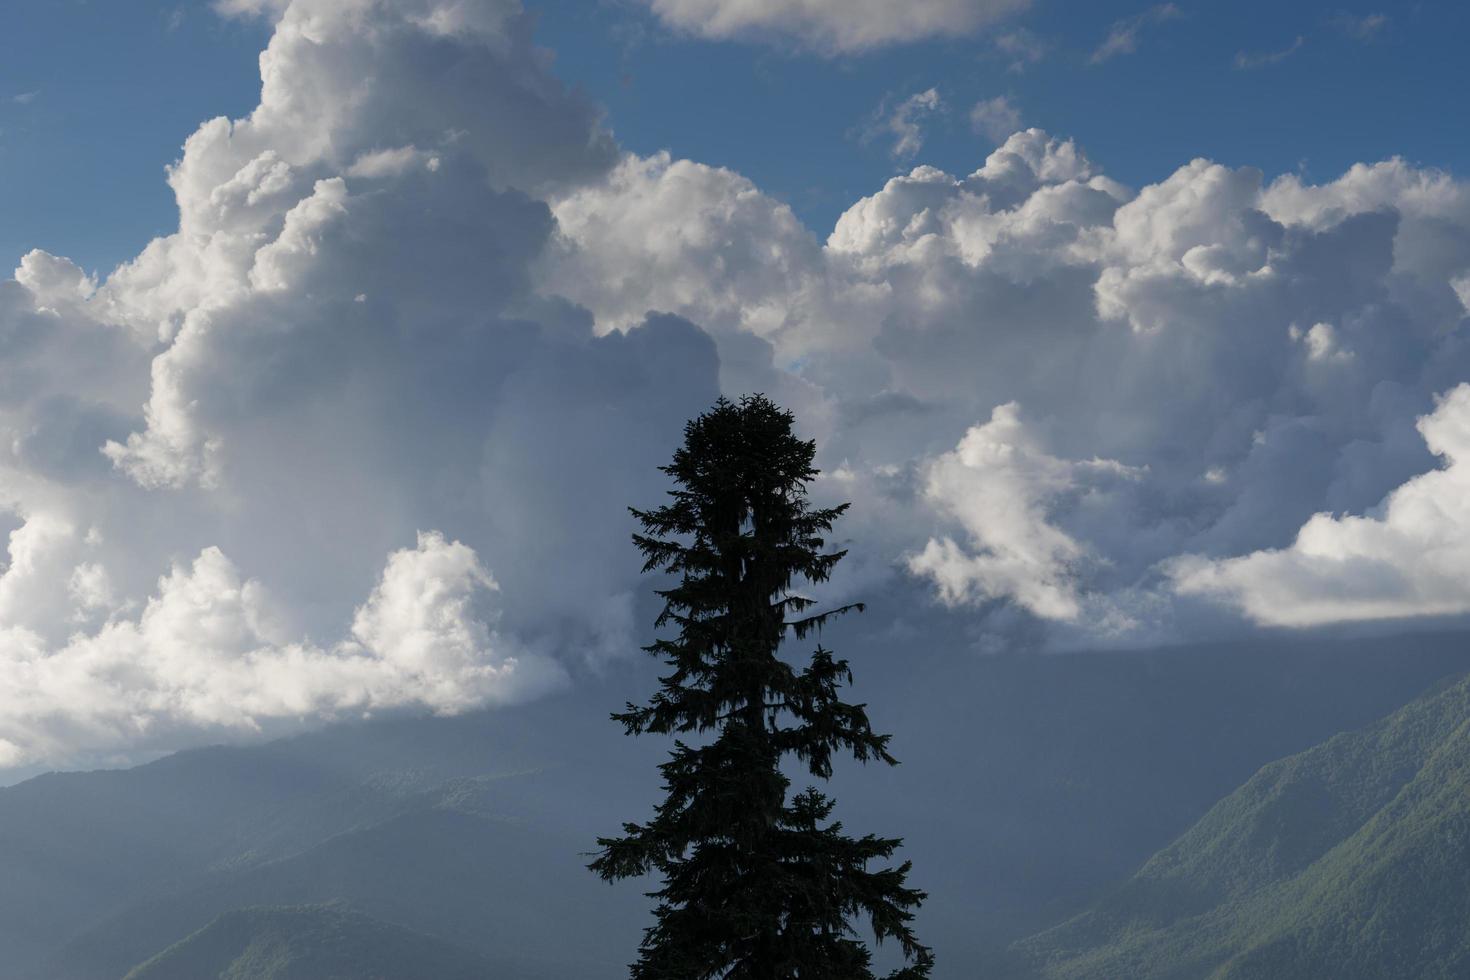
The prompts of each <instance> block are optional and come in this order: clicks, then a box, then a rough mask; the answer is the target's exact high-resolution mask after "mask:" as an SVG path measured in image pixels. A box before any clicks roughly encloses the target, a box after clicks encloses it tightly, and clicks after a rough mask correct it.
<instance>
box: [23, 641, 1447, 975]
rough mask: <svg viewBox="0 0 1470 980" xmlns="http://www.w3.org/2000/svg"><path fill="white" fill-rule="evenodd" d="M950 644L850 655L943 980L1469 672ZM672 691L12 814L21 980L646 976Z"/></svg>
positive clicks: (94, 794)
mask: <svg viewBox="0 0 1470 980" xmlns="http://www.w3.org/2000/svg"><path fill="white" fill-rule="evenodd" d="M946 636H948V637H950V638H949V639H946ZM952 636H953V633H952V632H951V633H948V634H946V632H945V629H940V630H939V631H938V633H935V634H930V633H920V632H913V633H905V634H903V635H890V634H879V635H872V636H869V635H866V634H863V633H862V632H861V631H860V630H854V631H850V632H848V633H846V634H845V635H844V634H840V633H839V632H838V631H837V630H833V631H831V633H830V634H829V636H828V637H826V638H825V639H826V641H827V642H828V643H829V644H830V645H832V646H833V647H834V648H835V649H837V650H838V651H839V652H842V653H844V654H846V655H848V656H849V657H850V658H851V659H852V661H853V664H854V668H855V670H856V671H857V675H858V685H857V689H856V691H855V692H854V694H855V697H856V699H857V700H863V701H868V702H870V703H871V707H870V711H871V713H872V716H873V718H874V723H875V726H877V727H878V728H880V729H882V730H886V731H892V732H894V733H895V739H894V741H893V743H892V748H893V750H894V751H895V752H896V753H897V754H898V755H899V757H900V758H901V759H902V760H903V765H901V766H899V767H897V768H893V769H890V768H887V767H868V768H863V767H857V766H850V767H847V768H844V769H841V770H839V772H838V776H837V778H836V780H834V786H833V791H834V793H835V795H836V797H837V799H838V800H839V816H840V817H841V818H842V819H843V820H844V822H845V823H846V824H847V826H849V827H851V828H853V829H854V830H855V831H858V832H863V833H865V832H868V831H872V832H874V833H880V834H895V835H901V836H904V837H905V838H906V842H905V845H904V849H903V853H904V856H905V857H906V858H912V859H913V861H914V877H913V881H914V883H915V885H916V886H917V887H921V888H924V889H925V890H927V891H928V892H929V893H930V899H929V901H928V903H926V905H925V907H924V908H923V910H922V911H921V913H920V920H919V924H920V925H921V927H922V930H923V931H922V936H923V938H924V939H925V941H926V942H929V943H932V944H933V945H934V946H935V947H936V949H937V950H938V952H939V954H940V965H939V969H938V970H937V972H936V976H937V977H939V978H941V980H944V978H959V977H970V976H974V975H976V974H977V973H981V974H982V975H988V973H989V972H990V971H993V970H994V969H995V964H996V962H997V956H998V955H999V952H998V951H1000V950H1004V949H1005V948H1006V947H1008V946H1009V945H1010V944H1011V943H1012V942H1013V941H1014V940H1016V939H1018V938H1020V937H1023V936H1026V935H1028V934H1031V933H1034V932H1035V931H1036V930H1038V929H1040V928H1043V927H1044V926H1046V925H1049V924H1051V923H1055V922H1058V921H1062V920H1063V919H1066V918H1068V917H1070V916H1073V915H1075V914H1077V913H1079V912H1081V911H1083V910H1084V909H1086V908H1087V907H1088V906H1089V905H1090V904H1091V903H1093V902H1095V901H1097V900H1098V899H1099V898H1100V897H1101V896H1103V895H1105V894H1106V892H1107V890H1108V888H1109V887H1111V886H1112V884H1113V883H1115V882H1117V881H1119V880H1121V879H1123V878H1125V877H1126V876H1127V875H1128V874H1130V873H1131V872H1132V871H1134V870H1135V869H1137V868H1138V866H1139V865H1140V864H1141V863H1142V862H1143V861H1144V860H1145V859H1147V858H1148V856H1149V855H1150V854H1152V853H1154V852H1155V851H1157V850H1159V848H1161V847H1164V846H1165V845H1167V844H1168V843H1169V841H1171V840H1173V839H1174V838H1176V837H1178V836H1179V835H1180V834H1181V833H1183V832H1184V831H1185V830H1187V829H1188V828H1189V827H1190V825H1191V824H1193V823H1194V822H1195V821H1197V820H1199V819H1200V817H1201V816H1202V815H1203V814H1205V813H1206V811H1207V810H1209V808H1210V806H1211V805H1212V804H1214V803H1215V802H1216V801H1218V800H1219V799H1220V798H1221V797H1222V796H1223V795H1225V794H1226V793H1228V792H1230V791H1231V790H1232V789H1233V788H1235V787H1237V786H1239V785H1240V784H1241V783H1242V782H1243V781H1245V780H1246V779H1247V778H1249V777H1250V775H1251V773H1253V772H1255V771H1256V770H1257V769H1259V768H1260V767H1261V766H1262V765H1264V764H1265V763H1267V762H1269V761H1270V760H1272V759H1277V758H1281V757H1283V756H1285V755H1289V754H1291V753H1294V752H1298V751H1301V750H1302V749H1305V748H1307V747H1309V746H1311V745H1313V744H1315V743H1317V742H1320V741H1322V740H1323V739H1324V738H1327V737H1329V736H1331V735H1333V734H1335V733H1337V732H1340V731H1344V730H1349V729H1355V728H1359V727H1361V726H1363V725H1365V724H1368V723H1370V722H1372V721H1373V720H1374V719H1375V718H1380V717H1382V716H1383V715H1385V714H1387V713H1388V712H1391V711H1393V710H1394V709H1396V708H1398V707H1400V706H1402V705H1403V704H1405V703H1406V702H1408V701H1410V700H1412V699H1413V698H1414V697H1416V696H1417V695H1418V694H1420V693H1421V692H1422V691H1423V690H1424V689H1425V688H1426V687H1429V686H1430V685H1432V684H1435V683H1437V682H1438V681H1440V680H1441V679H1442V678H1444V677H1446V676H1448V675H1451V674H1456V673H1458V672H1460V671H1463V670H1465V669H1467V668H1470V655H1467V654H1470V645H1467V644H1466V642H1465V640H1466V637H1465V636H1464V635H1463V634H1460V635H1456V634H1446V635H1441V636H1434V635H1424V634H1420V635H1414V636H1406V637H1399V638H1390V639H1375V640H1371V641H1370V640H1343V639H1339V640H1333V641H1321V642H1314V643H1303V642H1301V641H1298V640H1290V639H1288V640H1282V641H1280V642H1273V643H1255V644H1252V645H1250V646H1242V645H1221V646H1218V647H1212V648H1195V649H1190V650H1160V651H1144V652H1113V653H1108V652H1089V653H1085V654H1064V655H1029V654H1028V655H1019V654H1018V655H1010V656H977V655H975V654H973V653H970V652H968V651H966V650H964V649H956V648H955V647H954V645H953V640H952ZM657 670H658V665H657V664H655V663H652V662H651V661H649V662H643V661H628V662H622V663H619V664H614V665H612V666H608V667H605V668H604V669H603V673H602V674H601V675H599V676H598V677H597V678H596V679H595V681H594V680H593V679H592V678H588V679H587V680H586V681H584V682H583V683H582V684H580V685H579V686H578V687H576V688H574V689H573V690H571V691H569V692H567V693H564V694H562V695H560V696H557V697H552V698H547V699H544V700H542V701H539V702H536V703H534V704H527V705H521V706H517V707H508V708H500V709H495V710H492V711H483V712H475V713H471V714H466V715H462V716H458V717H452V718H440V717H410V716H397V717H385V718H379V719H374V720H368V721H357V722H352V723H345V724H339V725H336V726H333V727H331V728H328V729H325V730H322V731H318V732H314V733H311V734H308V735H302V736H297V737H294V738H288V739H282V740H278V741H273V742H269V743H264V744H256V745H246V746H236V747H214V748H205V749H198V750H191V751H188V752H181V753H178V754H176V755H173V756H169V757H167V758H163V759H160V760H157V761H155V762H152V763H149V764H147V765H142V766H137V767H135V768H132V769H126V770H112V771H99V772H72V773H53V774H49V775H43V776H39V777H36V778H32V779H29V780H27V781H25V782H23V783H19V784H16V785H13V786H8V787H4V788H0V867H4V868H5V872H6V873H5V874H4V875H0V963H3V964H4V965H5V966H4V970H3V971H0V972H3V973H4V975H5V976H6V978H7V980H12V978H13V980H117V978H118V977H120V976H122V975H124V974H125V973H126V972H127V971H128V970H130V969H132V968H133V967H135V966H137V965H138V964H139V963H142V962H144V961H146V960H148V959H149V958H150V957H152V956H154V955H156V954H159V953H160V952H161V951H163V950H165V949H167V948H169V947H170V946H172V945H173V944H175V943H178V942H180V941H181V940H183V939H185V938H186V937H188V936H190V935H191V934H193V933H196V932H197V931H198V930H200V929H204V928H206V927H208V926H209V925H210V923H211V922H213V921H214V920H215V919H216V918H218V917H219V916H221V915H226V914H228V913H231V912H233V911H235V910H238V909H247V908H258V907H265V906H314V905H323V904H327V903H332V902H341V903H344V904H345V906H347V907H350V908H352V909H354V910H356V911H358V912H360V913H362V914H365V915H369V916H372V917H373V918H374V919H377V920H380V921H383V922H387V923H391V924H393V925H396V926H399V927H402V928H405V929H409V930H413V931H415V932H417V933H420V934H423V935H425V936H429V937H432V938H434V939H437V940H440V941H443V942H447V943H450V944H452V945H455V946H458V947H461V948H464V949H467V950H469V951H471V952H474V953H476V954H478V955H481V956H484V957H487V958H489V959H490V960H492V961H493V962H495V963H496V964H497V965H500V966H503V967H505V968H507V969H512V970H515V971H519V972H517V973H515V974H512V975H522V974H524V975H527V976H531V975H542V976H554V977H558V978H567V980H580V978H586V980H612V978H614V977H617V976H622V975H624V974H625V966H624V965H625V964H626V963H627V962H628V961H629V960H630V959H631V958H632V955H633V950H634V949H635V947H636V945H637V943H638V939H639V936H640V934H641V929H642V928H643V927H644V926H645V925H647V923H648V915H647V901H646V899H645V898H644V896H643V895H642V892H643V891H645V890H646V886H645V883H640V882H629V883H623V884H620V885H617V886H609V885H606V884H604V883H602V882H600V881H598V880H597V879H596V878H595V877H594V876H593V875H591V874H590V873H588V872H587V871H586V869H585V867H584V863H585V861H586V860H587V856H586V853H585V852H587V851H589V850H591V849H592V848H593V847H594V846H595V840H596V838H597V836H598V835H599V834H606V833H608V832H610V831H613V830H616V828H617V827H618V825H619V824H620V823H621V822H622V821H623V820H628V819H639V818H641V817H643V816H644V815H646V814H647V812H648V809H649V807H650V806H651V804H652V802H653V801H654V800H655V799H656V798H657V795H658V793H657V785H658V772H657V770H656V768H655V766H656V763H657V762H659V761H661V759H662V758H663V757H664V753H665V752H666V751H667V748H668V746H667V744H666V743H665V742H663V741H661V740H659V739H656V738H641V739H628V738H625V737H623V736H622V735H621V734H620V733H619V732H618V729H617V726H616V725H614V724H613V723H612V722H610V721H609V720H608V717H607V713H608V711H610V710H614V709H616V708H618V707H620V706H621V705H622V703H623V702H624V701H626V700H630V699H636V698H640V697H642V696H643V695H645V694H646V693H647V692H648V691H649V690H652V688H653V677H654V676H655V675H656V672H657ZM569 935H572V936H573V937H574V940H573V941H569V940H568V936H569ZM880 959H881V954H880Z"/></svg>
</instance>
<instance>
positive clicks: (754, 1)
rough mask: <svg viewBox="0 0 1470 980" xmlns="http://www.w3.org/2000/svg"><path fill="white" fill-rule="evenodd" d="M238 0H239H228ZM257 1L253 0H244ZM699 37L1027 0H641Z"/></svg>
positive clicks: (784, 36) (860, 40)
mask: <svg viewBox="0 0 1470 980" xmlns="http://www.w3.org/2000/svg"><path fill="white" fill-rule="evenodd" d="M236 2H239V0H236ZM251 2H258V0H251ZM643 2H644V3H646V4H647V5H648V6H649V7H650V8H652V10H653V11H654V13H656V14H657V15H658V16H659V18H660V19H661V20H662V21H663V22H664V23H666V24H668V25H669V26H670V27H673V28H675V29H677V30H680V31H685V32H688V33H690V34H694V35H697V36H699V37H706V38H716V39H727V38H741V39H755V40H784V41H788V42H794V43H797V44H800V45H803V46H807V47H811V48H814V49H816V50H818V51H821V52H824V53H827V54H837V53H845V52H857V51H866V50H869V49H872V48H877V47H881V46H884V45H889V44H896V43H902V42H906V41H918V40H923V39H925V38H932V37H943V36H956V35H965V34H970V33H973V32H974V31H976V30H979V29H980V28H981V27H984V26H986V25H988V24H991V23H994V22H996V21H998V20H1000V19H1002V18H1004V17H1006V16H1008V15H1010V14H1012V13H1015V12H1017V11H1020V10H1024V9H1026V8H1027V7H1028V6H1030V2H1031V0H913V2H910V3H905V4H894V3H890V2H888V0H643Z"/></svg>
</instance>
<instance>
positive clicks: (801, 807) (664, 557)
mask: <svg viewBox="0 0 1470 980" xmlns="http://www.w3.org/2000/svg"><path fill="white" fill-rule="evenodd" d="M793 422H794V419H793V417H792V415H791V413H790V412H786V411H784V410H782V409H780V408H778V407H777V406H776V405H774V404H772V403H771V402H770V401H769V400H768V399H766V398H765V397H764V396H762V395H752V396H748V397H746V398H742V399H741V400H740V401H739V402H738V403H733V402H730V401H727V400H725V399H723V398H722V399H720V401H719V402H717V403H716V405H715V406H714V408H712V409H711V410H710V411H708V412H706V413H705V414H703V415H701V416H699V417H698V418H696V419H694V420H692V421H690V422H689V423H688V424H687V425H686V426H685V429H684V444H683V445H682V446H681V447H680V448H679V449H678V450H677V451H676V452H675V453H674V458H673V462H672V463H670V464H669V465H668V466H664V467H661V469H662V470H663V472H665V473H667V474H668V475H669V476H670V477H672V479H673V481H674V483H675V485H676V486H675V489H673V490H671V491H670V492H669V496H670V498H671V499H670V501H669V502H668V503H666V504H665V505H664V506H662V507H659V508H657V509H655V510H649V511H641V510H633V511H632V513H633V515H634V516H635V517H636V518H637V520H638V522H639V523H640V525H641V526H642V533H641V534H635V535H634V536H633V541H634V543H635V544H636V545H637V547H638V550H639V551H640V552H641V553H642V554H643V556H644V559H645V561H644V566H643V570H644V571H645V572H654V571H662V572H665V573H667V574H670V575H672V576H677V577H678V582H677V584H675V585H673V586H672V587H671V588H668V589H665V590H661V591H659V592H658V595H659V596H660V597H661V598H662V599H663V600H664V608H663V611H662V613H661V614H660V615H659V617H658V619H657V621H656V623H655V626H656V628H659V627H664V626H667V625H670V624H672V625H673V626H675V627H677V629H678V634H677V636H675V637H673V638H669V639H657V640H655V641H654V642H653V643H652V644H651V645H649V646H648V647H646V648H645V649H646V650H647V651H648V652H649V653H651V654H653V655H654V656H657V657H660V658H661V659H663V660H664V661H665V662H666V663H667V664H668V666H669V672H668V673H667V674H666V675H665V676H663V677H662V678H661V679H660V686H659V690H658V691H657V693H655V694H654V695H653V697H652V699H651V700H650V701H649V702H648V704H646V705H633V704H629V705H628V706H627V710H626V711H624V712H622V713H619V714H615V715H613V718H614V720H616V721H619V722H621V723H622V724H623V726H624V728H625V729H626V730H627V732H628V733H630V734H635V735H637V734H643V733H645V732H651V733H658V734H667V735H673V736H675V743H674V749H673V751H672V752H671V753H670V757H669V760H668V761H667V762H665V763H663V764H662V765H661V766H660V771H661V772H662V774H663V780H664V791H665V797H664V800H663V801H662V802H661V803H659V804H658V805H657V806H656V807H655V810H654V816H653V818H652V819H651V820H650V821H648V822H647V823H641V824H640V823H628V824H624V826H623V831H624V833H623V836H620V837H613V838H601V839H599V841H598V843H599V845H600V846H601V848H602V850H601V852H600V854H599V855H598V856H597V859H596V860H595V861H593V862H592V864H591V868H592V870H594V871H596V872H597V873H598V874H599V875H601V876H602V877H603V878H605V879H608V880H613V879H619V878H627V877H636V876H639V875H645V874H651V873H657V874H658V875H659V876H660V877H661V879H662V882H663V884H662V887H660V888H659V889H658V890H656V891H654V892H652V893H650V894H651V897H653V898H655V899H657V900H658V905H657V908H656V910H655V919H656V921H655V923H654V925H653V926H651V927H650V928H649V929H648V930H647V932H646V933H645V936H644V940H643V944H642V946H641V949H640V957H639V959H638V961H637V962H636V963H634V964H633V966H632V967H631V976H632V978H633V980H716V978H719V980H797V978H799V980H819V978H820V980H826V978H830V980H870V978H872V977H873V973H872V969H871V954H870V952H869V950H868V949H867V947H866V946H865V945H864V944H863V942H862V941H861V940H860V938H859V936H858V934H857V932H856V931H855V930H856V926H855V923H856V922H858V921H861V920H863V919H866V920H867V922H868V924H869V925H870V927H871V929H872V931H873V934H874V936H875V937H876V938H877V939H878V940H879V941H880V942H882V941H884V940H887V939H892V940H894V941H896V942H897V943H898V945H899V947H900V948H901V950H902V951H903V953H904V956H905V959H906V960H907V961H908V963H909V965H908V966H906V967H904V968H903V969H900V970H898V971H896V972H895V973H892V974H890V980H923V978H927V977H928V976H929V970H930V967H931V965H932V962H933V958H932V956H931V954H930V952H929V950H928V948H927V947H925V946H923V945H921V944H920V943H919V942H918V940H917V939H916V938H915V936H914V934H913V931H912V929H911V927H910V922H911V920H912V918H913V911H912V910H913V909H914V908H915V907H917V906H918V905H919V904H920V903H921V902H922V901H923V899H924V893H923V892H921V891H918V890H915V889H912V888H909V887H908V886H907V885H906V879H907V875H908V871H909V864H908V863H907V862H905V863H904V864H902V865H901V866H899V867H897V868H885V869H882V870H878V871H870V870H869V869H868V865H869V864H870V862H873V861H875V860H881V859H886V858H888V857H890V856H891V855H892V854H893V852H894V851H895V850H896V849H897V848H898V846H899V845H900V843H901V840H899V839H897V838H882V837H875V836H872V835H867V836H864V837H861V838H853V837H849V836H847V835H845V834H844V833H843V829H842V825H841V824H840V823H836V822H831V821H830V817H831V813H832V809H833V802H832V800H831V799H829V798H828V797H827V796H825V795H824V794H823V793H821V792H819V791H818V790H817V789H816V788H814V787H812V788H807V789H806V790H804V791H803V792H800V793H797V794H796V795H795V796H793V797H792V798H791V799H790V800H788V799H787V791H788V789H789V788H790V780H789V779H788V778H787V777H786V776H785V775H784V774H783V772H782V770H781V761H782V759H783V758H785V757H787V756H794V757H795V758H796V759H798V760H800V762H801V763H802V764H803V765H804V766H805V767H806V769H807V770H808V771H809V772H810V774H811V775H812V776H814V777H816V778H819V779H827V778H828V777H830V776H831V774H832V759H833V755H834V754H835V753H837V752H846V753H849V754H851V755H852V756H853V757H854V758H856V759H858V760H859V761H863V762H866V761H869V760H875V759H876V760H881V761H883V762H886V763H889V764H895V763H896V760H895V759H894V758H893V757H892V756H891V755H890V754H889V752H888V741H889V736H887V735H878V734H875V733H874V732H873V730H872V728H871V726H870V725H869V723H868V717H867V713H866V711H865V709H864V706H863V705H860V704H848V703H846V702H844V701H842V700H841V698H840V697H839V692H838V688H839V686H840V685H841V684H842V683H844V682H846V683H851V682H852V673H851V671H850V670H849V669H848V664H847V661H845V660H838V659H835V658H834V657H833V655H832V653H831V651H829V650H826V649H825V648H823V647H822V646H821V645H820V644H818V646H817V648H816V650H815V652H814V653H813V654H812V655H811V658H810V661H809V662H808V663H807V664H806V666H804V667H803V668H801V669H800V670H798V669H796V668H795V667H793V666H792V665H790V664H788V663H787V662H786V661H784V660H782V659H781V658H780V656H779V655H778V654H779V649H780V647H781V644H782V641H783V639H785V637H786V636H788V635H791V636H794V637H795V638H797V639H801V638H804V637H805V636H807V635H808V634H809V633H810V632H812V631H813V630H816V629H818V628H819V627H820V626H821V625H822V624H823V623H824V622H826V621H827V620H828V619H829V618H830V617H832V616H836V615H840V614H842V613H846V612H850V611H855V610H861V609H862V605H861V604H858V603H855V604H852V605H847V606H842V607H840V608H837V609H832V610H828V611H826V612H821V613H809V610H810V609H811V608H812V606H813V602H812V600H810V599H808V598H805V597H803V596H801V595H799V594H797V593H795V592H793V591H792V589H793V587H794V586H795V585H796V584H797V583H798V581H799V580H800V581H805V582H807V583H820V582H823V581H826V580H827V579H828V577H829V576H830V575H831V573H832V569H833V567H834V566H835V565H836V564H837V563H838V562H839V561H841V560H842V558H843V556H844V555H845V554H846V552H845V551H826V550H824V549H825V548H826V546H827V541H826V535H827V534H828V533H829V532H830V531H831V530H832V526H833V523H834V522H835V521H836V520H837V519H838V518H839V517H841V516H842V514H843V513H844V512H845V511H846V510H847V507H848V505H847V504H843V505H841V506H838V507H831V508H825V509H822V508H813V507H812V506H810V504H809V502H808V500H807V485H808V484H809V483H810V482H811V480H812V479H813V478H814V477H816V475H817V472H818V471H817V470H816V469H815V467H814V466H813V465H812V464H813V460H814V458H815V456H816V445H815V443H814V442H811V441H803V440H801V439H798V438H797V437H796V436H795V435H794V434H793V432H792V425H793ZM686 737H687V738H689V741H686V740H685V739H686Z"/></svg>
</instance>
